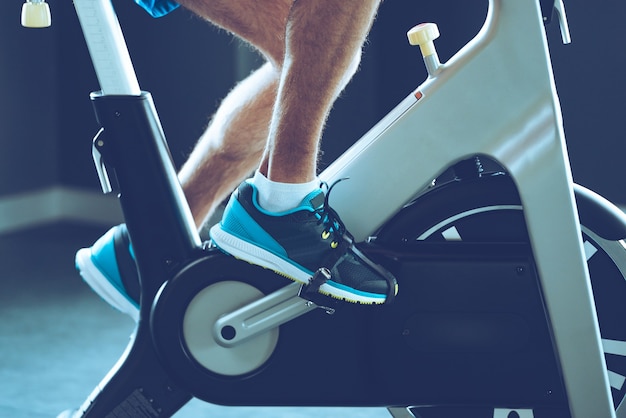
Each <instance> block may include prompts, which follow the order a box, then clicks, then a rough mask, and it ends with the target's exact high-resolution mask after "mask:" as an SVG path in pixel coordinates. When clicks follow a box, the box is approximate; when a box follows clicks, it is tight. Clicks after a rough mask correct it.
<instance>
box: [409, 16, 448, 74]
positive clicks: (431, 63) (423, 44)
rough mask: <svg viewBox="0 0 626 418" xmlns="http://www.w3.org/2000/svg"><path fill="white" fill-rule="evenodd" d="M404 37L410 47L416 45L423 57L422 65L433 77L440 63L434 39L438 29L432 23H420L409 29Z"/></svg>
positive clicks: (437, 34)
mask: <svg viewBox="0 0 626 418" xmlns="http://www.w3.org/2000/svg"><path fill="white" fill-rule="evenodd" d="M406 36H407V37H408V38H409V43H410V44H411V45H418V46H419V47H420V50H421V52H422V57H424V64H426V69H427V70H428V74H429V75H430V76H434V75H435V74H436V73H437V71H438V70H439V67H440V66H441V63H440V62H439V56H438V55H437V50H436V49H435V43H434V42H433V41H434V40H435V39H437V38H439V28H438V27H437V25H436V24H434V23H420V24H419V25H417V26H414V27H413V28H411V29H410V30H409V31H408V32H407V33H406Z"/></svg>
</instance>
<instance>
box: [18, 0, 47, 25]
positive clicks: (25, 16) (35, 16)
mask: <svg viewBox="0 0 626 418" xmlns="http://www.w3.org/2000/svg"><path fill="white" fill-rule="evenodd" d="M50 23H51V19H50V7H48V4H47V3H46V2H45V1H43V0H39V1H31V0H28V1H27V2H26V3H24V4H23V5H22V26H24V27H26V28H47V27H48V26H50Z"/></svg>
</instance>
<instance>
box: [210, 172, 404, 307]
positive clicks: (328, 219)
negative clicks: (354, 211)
mask: <svg viewBox="0 0 626 418" xmlns="http://www.w3.org/2000/svg"><path fill="white" fill-rule="evenodd" d="M329 192H330V190H329ZM210 235H211V240H212V241H213V243H214V244H215V245H216V246H217V247H218V248H220V249H221V250H222V251H224V252H226V253H228V254H230V255H232V256H234V257H237V258H240V259H242V260H245V261H247V262H249V263H252V264H256V265H259V266H262V267H265V268H268V269H271V270H273V271H275V272H277V273H279V274H281V275H284V276H286V277H288V278H289V279H291V280H294V281H296V282H299V283H303V284H308V283H309V281H310V279H311V277H312V276H313V275H314V273H315V272H316V271H317V270H318V269H320V268H323V267H325V268H326V269H328V271H330V276H331V277H330V279H329V280H328V281H326V282H325V283H323V284H322V285H321V286H320V287H319V292H320V293H322V294H324V295H327V296H331V297H333V298H336V299H340V300H344V301H347V302H352V303H360V304H382V303H385V302H390V301H391V300H392V299H393V297H394V296H395V295H396V293H397V283H396V280H395V278H394V277H393V276H392V275H391V274H390V273H389V272H387V271H386V270H385V269H383V268H382V267H381V266H379V265H377V264H375V263H373V262H372V261H371V260H369V259H368V258H367V257H366V256H365V255H364V254H363V253H362V252H361V251H359V250H358V249H357V248H356V247H355V245H354V243H353V239H352V236H351V235H350V234H349V233H348V231H347V230H346V228H345V226H344V225H343V223H342V222H341V220H340V219H339V216H338V215H337V213H336V212H335V211H334V210H333V209H332V208H330V206H329V205H328V193H327V194H326V195H325V194H324V191H323V190H322V189H321V188H320V189H317V190H315V191H313V192H312V193H310V194H309V195H308V196H306V197H305V198H304V199H303V200H302V202H301V203H300V205H299V206H298V207H297V208H295V209H292V210H289V211H286V212H281V213H271V212H267V211H265V210H264V209H262V208H261V207H260V206H259V204H258V191H257V189H256V188H255V187H254V185H253V184H251V183H250V182H248V181H245V182H243V183H242V184H241V185H240V186H239V188H238V189H237V190H235V192H233V194H232V196H231V197H230V201H229V202H228V205H227V206H226V210H225V212H224V216H223V217H222V221H221V222H220V223H219V224H217V225H215V226H213V227H212V228H211V231H210Z"/></svg>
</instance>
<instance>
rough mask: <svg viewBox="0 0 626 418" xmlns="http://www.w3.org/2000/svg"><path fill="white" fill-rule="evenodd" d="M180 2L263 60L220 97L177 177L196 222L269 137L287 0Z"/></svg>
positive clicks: (254, 161)
mask: <svg viewBox="0 0 626 418" xmlns="http://www.w3.org/2000/svg"><path fill="white" fill-rule="evenodd" d="M180 3H181V4H182V5H183V6H185V7H186V8H188V9H190V10H191V11H193V12H194V13H196V14H198V15H200V16H202V17H204V18H205V19H207V20H209V21H211V22H212V23H213V24H215V25H218V26H219V27H222V28H224V29H226V30H228V31H230V32H232V33H234V34H235V35H237V36H239V37H240V38H242V39H244V40H245V41H247V42H249V43H250V44H252V45H253V46H255V47H256V48H257V49H258V50H259V51H260V52H261V54H262V55H263V56H264V57H265V58H266V60H267V63H266V64H265V65H263V66H262V67H261V68H260V69H258V70H257V71H255V72H254V73H253V74H251V75H250V76H249V77H248V78H246V79H245V80H244V81H242V82H241V83H240V84H239V85H237V86H236V87H235V88H234V89H233V90H232V91H231V92H230V94H229V95H228V96H227V97H226V98H225V99H224V101H223V102H222V104H221V105H220V107H219V109H218V110H217V112H216V114H215V116H214V117H213V119H212V121H211V123H210V124H209V126H208V128H207V130H206V131H205V133H204V134H203V135H202V137H201V138H200V140H199V141H198V144H197V145H196V147H195V148H194V150H193V152H192V153H191V155H190V156H189V159H188V160H187V162H186V163H185V164H184V165H183V167H182V169H181V171H180V173H179V178H180V181H181V184H182V187H183V190H184V192H185V196H186V198H187V200H188V203H189V206H190V208H191V212H192V213H193V216H194V220H195V222H196V225H197V226H200V225H201V224H202V223H203V221H204V220H205V219H206V218H208V217H209V216H210V215H211V214H212V213H213V211H214V209H215V207H216V206H217V205H219V204H220V203H221V202H222V201H223V200H224V199H225V198H226V197H227V196H228V195H229V194H230V193H231V192H232V190H233V189H234V188H235V187H236V186H237V185H238V184H239V183H240V182H241V181H242V180H243V179H244V178H246V177H247V176H248V175H250V173H252V171H253V170H254V169H256V168H258V167H259V165H260V161H261V159H262V157H263V151H264V149H265V146H266V143H267V137H268V129H269V121H270V119H271V115H272V110H273V107H274V102H275V100H276V90H277V86H278V79H279V76H280V70H281V67H282V61H283V56H284V47H285V42H284V33H285V25H286V21H287V16H288V13H289V10H290V8H291V5H292V0H279V1H271V4H267V2H264V1H259V0H247V1H241V0H237V1H233V0H226V1H224V0H181V2H180Z"/></svg>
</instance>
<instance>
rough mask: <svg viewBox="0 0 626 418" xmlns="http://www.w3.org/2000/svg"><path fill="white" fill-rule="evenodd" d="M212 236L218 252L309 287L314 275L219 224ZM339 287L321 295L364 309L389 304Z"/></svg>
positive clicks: (327, 287)
mask: <svg viewBox="0 0 626 418" xmlns="http://www.w3.org/2000/svg"><path fill="white" fill-rule="evenodd" d="M210 235H211V240H212V241H213V243H214V244H215V245H217V247H218V248H220V249H221V250H222V251H224V252H226V253H228V254H229V255H232V256H233V257H235V258H238V259H240V260H243V261H246V262H248V263H250V264H254V265H257V266H261V267H263V268H266V269H269V270H272V271H273V272H275V273H276V274H279V275H281V276H284V277H286V278H288V279H290V280H293V281H295V282H298V283H302V284H308V283H309V281H310V280H311V276H312V275H311V273H310V272H309V271H307V270H304V269H303V268H302V267H299V266H297V265H295V264H293V263H292V262H290V261H288V260H285V259H284V258H281V257H279V256H277V255H276V254H274V253H272V252H269V251H267V250H264V249H263V248H260V247H258V246H256V245H254V244H251V243H249V242H248V241H246V240H243V239H241V238H239V237H237V236H235V235H232V234H230V233H228V232H226V231H224V230H223V229H222V228H221V226H220V225H219V224H217V225H214V226H213V227H212V228H211V231H210ZM338 286H340V285H339V284H337V283H334V282H332V281H331V282H327V283H324V284H322V285H321V286H320V288H319V293H321V294H323V295H326V296H329V297H332V298H334V299H339V300H342V301H345V302H350V303H358V304H363V305H379V304H383V303H385V300H386V296H385V295H380V296H377V295H371V294H370V295H368V294H361V293H354V292H355V291H354V290H350V288H347V287H345V286H342V287H338Z"/></svg>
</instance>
